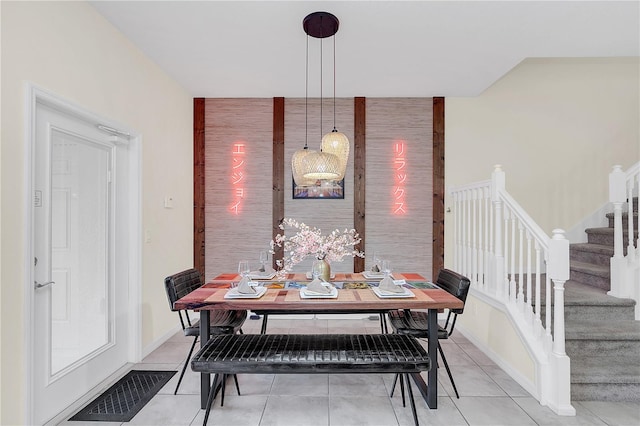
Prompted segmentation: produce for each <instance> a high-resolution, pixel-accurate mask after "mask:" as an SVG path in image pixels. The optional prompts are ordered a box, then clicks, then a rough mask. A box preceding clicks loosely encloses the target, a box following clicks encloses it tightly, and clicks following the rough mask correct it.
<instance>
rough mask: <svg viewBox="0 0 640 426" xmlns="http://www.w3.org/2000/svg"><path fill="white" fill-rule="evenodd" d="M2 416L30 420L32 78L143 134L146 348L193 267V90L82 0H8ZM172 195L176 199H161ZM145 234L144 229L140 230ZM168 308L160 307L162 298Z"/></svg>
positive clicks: (169, 322)
mask: <svg viewBox="0 0 640 426" xmlns="http://www.w3.org/2000/svg"><path fill="white" fill-rule="evenodd" d="M1 18H2V22H1V23H2V27H1V30H2V76H1V78H2V80H1V82H2V98H1V100H2V112H1V114H2V130H1V136H2V144H1V161H2V162H1V184H2V192H1V199H0V202H1V210H0V218H1V228H0V229H1V232H2V243H1V244H2V245H1V248H0V249H1V253H2V262H1V265H2V266H1V269H0V272H1V279H2V286H1V287H0V301H1V305H0V320H1V327H2V328H1V334H0V336H1V337H0V344H1V349H2V353H1V357H2V367H1V368H2V371H1V373H0V375H1V378H2V383H1V387H0V389H1V396H2V400H1V403H0V406H1V407H2V413H1V414H2V417H1V418H0V424H7V425H8V424H23V423H24V421H25V418H26V413H25V412H24V409H25V395H26V389H25V379H24V377H25V371H26V369H27V367H28V366H27V365H25V363H24V360H25V359H26V356H25V354H24V353H23V348H24V344H25V342H24V338H23V336H25V333H26V330H24V329H23V327H22V325H21V324H22V319H23V318H24V315H25V312H24V307H25V305H24V297H25V291H24V288H25V286H26V285H27V284H26V283H25V273H24V271H25V268H26V264H25V262H27V261H28V259H24V258H23V253H24V249H25V235H26V234H25V227H26V226H27V224H26V223H25V214H24V205H25V202H26V200H25V191H26V190H25V186H24V185H25V182H24V175H25V143H26V142H25V111H26V107H25V83H26V82H31V83H33V84H35V85H37V86H38V87H40V88H43V89H45V90H47V91H49V92H52V93H54V94H56V95H57V96H59V97H61V98H64V99H66V100H68V101H70V102H72V103H75V104H77V105H79V106H82V107H84V108H86V109H88V110H89V111H91V112H93V113H95V114H97V115H99V116H103V117H106V118H110V119H113V120H115V121H117V122H120V123H122V124H123V125H126V126H127V127H129V128H132V129H135V130H136V131H137V132H139V133H140V134H141V135H142V200H141V206H142V216H143V217H142V227H143V230H144V231H147V232H148V235H149V237H150V241H149V242H148V243H145V242H142V243H141V245H142V265H141V271H142V282H141V283H140V284H141V292H142V307H141V309H142V321H143V328H142V342H141V344H142V349H143V351H144V348H145V347H146V346H147V345H150V344H151V343H152V342H153V341H154V340H156V339H158V338H159V337H160V336H161V335H163V334H164V333H166V332H167V331H168V330H169V329H170V328H171V327H174V326H175V321H176V318H175V316H174V315H175V314H172V313H170V312H169V309H168V305H167V301H166V296H165V293H164V286H163V279H164V277H165V276H167V275H169V274H171V273H173V272H176V271H178V270H180V269H182V268H187V267H191V266H192V265H193V259H192V252H193V248H192V242H193V195H192V194H193V176H192V174H193V168H192V164H193V163H192V161H193V160H192V159H193V149H192V146H193V142H192V133H193V132H192V129H193V116H192V97H191V95H190V94H189V93H187V92H186V91H185V90H184V89H183V88H182V87H180V86H178V85H177V84H176V83H175V82H174V81H173V80H172V79H171V78H170V77H169V76H167V75H166V74H164V73H163V72H162V71H160V69H159V68H158V67H157V66H156V65H155V64H154V63H152V62H151V61H150V60H149V59H148V58H147V57H145V56H144V55H143V54H142V53H141V52H139V51H138V50H137V49H136V48H135V47H134V46H133V45H132V44H131V43H130V42H129V41H128V40H127V39H125V38H124V37H123V36H122V35H121V34H120V33H119V32H118V31H117V30H116V29H115V28H113V27H112V26H111V25H110V24H109V23H108V22H107V21H105V20H104V18H102V17H101V16H100V15H99V14H98V13H96V12H95V10H94V9H93V8H92V7H91V6H90V5H88V4H87V3H85V2H2V17H1ZM165 195H170V196H172V197H173V199H174V208H173V209H164V208H163V200H164V197H165ZM140 238H142V235H141V236H140ZM160 307H161V308H165V307H166V309H161V308H160Z"/></svg>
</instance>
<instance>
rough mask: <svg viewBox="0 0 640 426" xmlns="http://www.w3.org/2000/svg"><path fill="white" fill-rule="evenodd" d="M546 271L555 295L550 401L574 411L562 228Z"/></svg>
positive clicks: (566, 261)
mask: <svg viewBox="0 0 640 426" xmlns="http://www.w3.org/2000/svg"><path fill="white" fill-rule="evenodd" d="M547 273H548V274H549V278H551V280H552V281H553V297H554V305H553V315H554V318H553V348H552V351H551V354H549V361H550V364H551V366H552V368H551V372H552V376H551V380H550V382H549V383H550V384H551V389H548V391H549V393H550V398H549V405H550V406H551V408H552V409H553V410H554V411H556V412H557V413H558V414H561V415H575V408H573V407H572V406H571V360H570V359H569V357H568V356H567V354H566V352H565V336H564V283H565V282H566V281H567V280H568V279H569V240H567V239H566V238H565V236H564V231H563V230H562V229H554V230H553V236H552V237H551V239H550V240H549V263H548V265H547Z"/></svg>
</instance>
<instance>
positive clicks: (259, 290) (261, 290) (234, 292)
mask: <svg viewBox="0 0 640 426" xmlns="http://www.w3.org/2000/svg"><path fill="white" fill-rule="evenodd" d="M254 288H255V289H256V292H255V293H238V289H237V288H231V289H229V291H227V294H225V295H224V298H225V299H257V298H259V297H262V295H263V294H265V293H266V292H267V288H266V287H254Z"/></svg>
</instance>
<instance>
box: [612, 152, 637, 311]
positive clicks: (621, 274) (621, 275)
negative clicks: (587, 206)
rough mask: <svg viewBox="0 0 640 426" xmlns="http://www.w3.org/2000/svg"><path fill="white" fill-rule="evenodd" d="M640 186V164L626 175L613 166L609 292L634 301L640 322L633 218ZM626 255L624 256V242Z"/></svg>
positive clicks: (635, 225)
mask: <svg viewBox="0 0 640 426" xmlns="http://www.w3.org/2000/svg"><path fill="white" fill-rule="evenodd" d="M639 187H640V162H638V163H636V164H635V165H634V166H632V167H630V168H629V170H627V171H626V172H624V171H622V167H621V166H613V171H612V172H611V173H610V174H609V201H610V202H611V203H612V204H613V214H614V216H613V236H614V237H613V238H614V239H613V257H612V258H611V290H610V291H609V293H608V294H609V295H611V296H615V297H626V298H630V299H634V300H635V301H636V311H635V317H636V320H640V248H639V247H640V240H639V237H638V236H637V235H636V233H637V232H638V230H637V229H635V227H637V226H638V225H637V223H634V219H633V199H634V197H635V198H637V197H638V188H639ZM625 204H626V210H627V215H628V216H627V226H626V227H625V226H623V221H622V210H623V208H624V205H625ZM625 240H626V242H627V246H626V247H627V253H626V255H625V253H624V242H625Z"/></svg>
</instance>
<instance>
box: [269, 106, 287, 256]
mask: <svg viewBox="0 0 640 426" xmlns="http://www.w3.org/2000/svg"><path fill="white" fill-rule="evenodd" d="M284 161H285V158H284V98H273V200H272V211H273V214H272V217H271V228H272V229H271V239H275V237H276V235H277V234H279V233H280V227H279V226H280V224H281V223H282V221H283V220H284ZM282 256H283V253H282V248H279V249H276V254H275V255H274V256H273V267H274V268H276V264H275V261H276V259H282Z"/></svg>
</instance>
